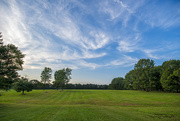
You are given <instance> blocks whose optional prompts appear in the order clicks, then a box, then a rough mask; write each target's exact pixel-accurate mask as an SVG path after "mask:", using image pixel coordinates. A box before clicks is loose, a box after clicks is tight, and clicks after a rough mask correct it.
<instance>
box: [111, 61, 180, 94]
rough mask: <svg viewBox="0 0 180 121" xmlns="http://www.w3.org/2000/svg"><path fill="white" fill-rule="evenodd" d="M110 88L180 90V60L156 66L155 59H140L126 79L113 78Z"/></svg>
mask: <svg viewBox="0 0 180 121" xmlns="http://www.w3.org/2000/svg"><path fill="white" fill-rule="evenodd" d="M122 85H124V87H122ZM109 88H110V89H135V90H146V91H151V90H164V91H172V92H180V60H169V61H165V62H163V64H162V65H161V66H154V61H153V60H150V59H140V60H139V61H138V63H137V64H135V66H134V69H133V70H131V71H129V72H128V73H127V74H126V76H125V79H123V78H122V77H121V78H115V79H113V80H112V82H111V84H110V85H109Z"/></svg>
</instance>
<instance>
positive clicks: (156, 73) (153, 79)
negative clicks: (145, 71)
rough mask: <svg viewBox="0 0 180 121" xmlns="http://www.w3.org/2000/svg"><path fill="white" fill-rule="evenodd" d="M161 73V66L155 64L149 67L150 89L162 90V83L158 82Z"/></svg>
mask: <svg viewBox="0 0 180 121" xmlns="http://www.w3.org/2000/svg"><path fill="white" fill-rule="evenodd" d="M161 75H162V67H161V66H155V67H153V68H151V69H150V80H149V83H150V89H151V90H162V85H161V82H160V79H161Z"/></svg>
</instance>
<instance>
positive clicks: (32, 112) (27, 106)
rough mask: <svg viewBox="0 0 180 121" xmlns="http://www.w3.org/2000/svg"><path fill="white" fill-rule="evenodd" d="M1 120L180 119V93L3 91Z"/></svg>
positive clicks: (122, 120) (123, 120) (0, 98)
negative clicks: (23, 93) (22, 92)
mask: <svg viewBox="0 0 180 121" xmlns="http://www.w3.org/2000/svg"><path fill="white" fill-rule="evenodd" d="M0 92H1V94H3V96H0V121H12V120H13V121H27V120H28V121H33V120H35V121H58V120H59V121H71V120H72V121H130V120H132V121H134V120H137V121H143V120H144V121H153V120H163V121H180V94H179V93H164V92H143V91H130V90H64V91H63V92H60V91H57V90H45V91H43V90H33V91H32V92H29V93H27V92H25V94H26V95H21V93H17V92H15V91H13V90H11V91H8V92H3V91H0Z"/></svg>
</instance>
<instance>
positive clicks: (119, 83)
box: [109, 77, 125, 90]
mask: <svg viewBox="0 0 180 121" xmlns="http://www.w3.org/2000/svg"><path fill="white" fill-rule="evenodd" d="M109 89H115V90H123V89H125V81H124V78H123V77H117V78H114V79H113V80H112V81H111V84H110V85H109Z"/></svg>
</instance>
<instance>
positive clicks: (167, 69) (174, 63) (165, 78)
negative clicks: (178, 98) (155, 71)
mask: <svg viewBox="0 0 180 121" xmlns="http://www.w3.org/2000/svg"><path fill="white" fill-rule="evenodd" d="M179 68H180V60H170V61H165V62H164V63H163V64H162V70H163V73H162V76H161V79H160V81H161V84H162V87H163V89H165V90H169V91H174V90H176V91H178V89H179V88H180V87H179V86H180V85H179V84H176V83H178V77H177V76H175V74H173V73H175V72H176V71H178V69H179Z"/></svg>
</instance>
